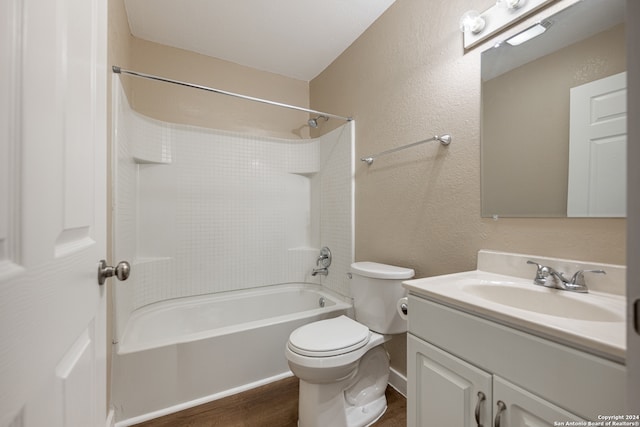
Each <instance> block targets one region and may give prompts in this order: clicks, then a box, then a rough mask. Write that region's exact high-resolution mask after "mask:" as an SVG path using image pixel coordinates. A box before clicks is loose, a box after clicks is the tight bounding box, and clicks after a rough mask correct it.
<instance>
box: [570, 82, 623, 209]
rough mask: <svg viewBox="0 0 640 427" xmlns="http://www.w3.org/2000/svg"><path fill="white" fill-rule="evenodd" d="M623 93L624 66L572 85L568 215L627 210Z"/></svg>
mask: <svg viewBox="0 0 640 427" xmlns="http://www.w3.org/2000/svg"><path fill="white" fill-rule="evenodd" d="M626 94H627V73H626V72H625V73H620V74H616V75H613V76H610V77H606V78H604V79H600V80H596V81H594V82H591V83H587V84H584V85H581V86H577V87H574V88H572V89H571V97H570V119H569V120H570V125H569V127H570V136H569V188H568V195H567V216H570V217H585V216H597V217H625V216H626V212H627V205H626V191H627V186H626V182H627V169H626V165H627V160H626V151H627V96H626Z"/></svg>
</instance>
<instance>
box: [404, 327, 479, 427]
mask: <svg viewBox="0 0 640 427" xmlns="http://www.w3.org/2000/svg"><path fill="white" fill-rule="evenodd" d="M407 350H408V366H407V387H408V390H407V395H408V398H407V426H408V427H418V426H421V427H432V426H447V427H477V426H479V425H480V426H490V425H491V402H492V394H491V380H492V376H491V374H489V373H487V372H485V371H483V370H481V369H478V368H476V367H475V366H473V365H470V364H468V363H467V362H465V361H463V360H461V359H458V358H457V357H454V356H452V355H450V354H448V353H446V352H444V351H442V350H440V349H439V348H437V347H434V346H433V345H431V344H428V343H427V342H425V341H422V340H420V339H419V338H416V337H415V336H413V335H411V334H408V335H407ZM480 393H482V394H480ZM481 396H484V400H483V399H482V397H481ZM476 413H477V416H478V421H479V422H478V421H477V420H476Z"/></svg>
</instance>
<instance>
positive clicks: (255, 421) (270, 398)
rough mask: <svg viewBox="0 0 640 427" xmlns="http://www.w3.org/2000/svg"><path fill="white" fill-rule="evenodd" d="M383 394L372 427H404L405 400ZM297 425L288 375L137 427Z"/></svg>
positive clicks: (295, 391)
mask: <svg viewBox="0 0 640 427" xmlns="http://www.w3.org/2000/svg"><path fill="white" fill-rule="evenodd" d="M386 395H387V404H388V408H387V412H385V414H384V415H383V416H382V418H380V420H379V421H378V422H377V423H375V424H374V426H375V427H406V425H407V418H406V413H407V411H406V407H407V405H406V399H405V398H404V397H403V396H402V395H401V394H400V393H398V392H397V391H395V390H394V389H392V388H391V387H387V392H386ZM297 424H298V379H297V378H296V377H291V378H287V379H284V380H281V381H277V382H275V383H271V384H267V385H265V386H262V387H258V388H256V389H253V390H249V391H246V392H244V393H240V394H236V395H233V396H229V397H225V398H224V399H220V400H216V401H214V402H210V403H207V404H204V405H200V406H197V407H195V408H190V409H186V410H184V411H181V412H177V413H175V414H170V415H167V416H164V417H161V418H156V419H154V420H151V421H147V422H144V423H141V424H136V426H138V427H214V426H215V427H296V426H297ZM327 427H331V426H327Z"/></svg>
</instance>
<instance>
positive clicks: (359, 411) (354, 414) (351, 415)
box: [347, 396, 387, 427]
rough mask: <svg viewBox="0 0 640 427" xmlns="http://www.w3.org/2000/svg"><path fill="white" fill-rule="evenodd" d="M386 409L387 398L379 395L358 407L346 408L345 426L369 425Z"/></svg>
mask: <svg viewBox="0 0 640 427" xmlns="http://www.w3.org/2000/svg"><path fill="white" fill-rule="evenodd" d="M386 411H387V398H386V397H385V396H380V397H379V398H378V399H376V400H374V401H373V402H371V403H369V404H367V405H364V406H361V407H359V408H349V409H347V426H348V427H352V426H354V427H355V426H363V427H366V426H370V425H371V424H373V423H375V422H376V421H378V420H379V419H380V418H381V417H382V416H383V415H384V413H385V412H386Z"/></svg>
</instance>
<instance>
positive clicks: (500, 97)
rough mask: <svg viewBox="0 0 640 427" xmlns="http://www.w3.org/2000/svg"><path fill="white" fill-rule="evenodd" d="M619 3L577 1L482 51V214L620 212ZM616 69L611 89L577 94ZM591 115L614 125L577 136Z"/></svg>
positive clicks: (622, 103) (622, 62)
mask: <svg viewBox="0 0 640 427" xmlns="http://www.w3.org/2000/svg"><path fill="white" fill-rule="evenodd" d="M624 3H625V1H624V0H607V1H601V0H583V1H580V2H577V3H575V4H573V5H571V6H569V7H567V8H566V9H564V10H562V11H560V12H558V13H556V14H555V15H553V16H551V17H549V18H546V19H544V20H543V21H542V24H543V26H544V27H546V31H544V32H543V33H542V34H540V35H538V36H537V37H535V38H532V39H530V40H528V41H526V42H524V43H522V44H519V45H517V46H513V45H511V44H510V42H513V39H515V36H514V37H512V38H511V39H507V40H506V41H503V42H501V43H499V44H497V45H496V46H494V47H493V48H491V49H489V50H487V51H485V52H483V53H482V59H481V61H482V127H481V129H482V136H481V189H482V193H481V199H482V216H483V217H492V216H493V217H496V216H498V217H566V216H578V217H584V216H599V217H624V216H626V215H625V212H626V202H625V194H626V160H625V152H626V73H624V72H625V70H626V51H625V34H624V11H625V5H624ZM525 31H526V30H525ZM523 33H524V31H523ZM516 36H517V35H516ZM616 75H618V77H617V79H618V80H617V81H618V82H620V81H621V82H622V83H621V84H622V87H621V88H618V89H616V90H612V89H611V90H610V89H605V90H604V91H602V90H601V91H600V93H599V94H598V95H596V96H595V98H589V96H592V95H580V96H578V94H580V93H583V92H585V88H591V87H592V86H594V85H595V86H598V87H600V86H599V85H601V81H605V80H606V79H605V78H609V77H611V76H616ZM607 81H608V80H607ZM594 82H597V83H594ZM607 87H608V86H607ZM592 90H594V89H588V91H592ZM589 93H591V92H589ZM585 96H586V98H585ZM614 98H615V99H614ZM580 99H587V100H589V101H585V102H582V103H581V102H580ZM594 99H595V100H596V101H597V102H596V101H594ZM583 104H584V105H591V106H590V107H584V106H583ZM585 108H590V109H586V110H585ZM621 109H622V110H624V111H621ZM583 110H584V111H583ZM594 118H595V121H600V122H603V123H604V122H606V123H610V122H613V121H615V122H616V123H617V128H616V129H615V130H609V131H608V132H609V134H607V135H597V136H593V135H591V136H589V135H588V136H584V135H583V134H582V133H583V132H587V133H588V132H592V131H591V130H589V129H591V128H589V126H591V127H593V123H594V122H590V121H591V120H592V119H594ZM583 122H584V123H583ZM587 122H590V123H587ZM607 126H608V125H607ZM584 129H587V130H584ZM581 132H582V133H581ZM593 132H595V131H593ZM576 141H577V142H576ZM580 147H582V148H580ZM580 152H586V153H587V154H585V155H583V154H580ZM581 156H582V157H581ZM584 156H586V157H584ZM582 205H584V208H582V207H581V206H582Z"/></svg>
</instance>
